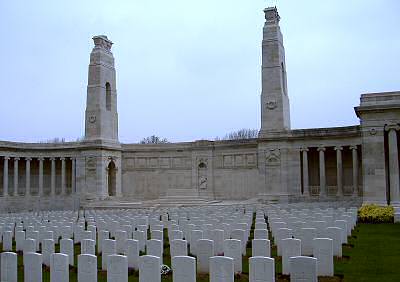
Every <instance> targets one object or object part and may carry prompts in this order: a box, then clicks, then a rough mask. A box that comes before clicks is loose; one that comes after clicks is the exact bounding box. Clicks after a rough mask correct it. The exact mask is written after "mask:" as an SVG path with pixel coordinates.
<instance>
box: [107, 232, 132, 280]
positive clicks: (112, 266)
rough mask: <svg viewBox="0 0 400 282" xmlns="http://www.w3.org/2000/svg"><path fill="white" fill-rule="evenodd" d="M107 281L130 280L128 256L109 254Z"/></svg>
mask: <svg viewBox="0 0 400 282" xmlns="http://www.w3.org/2000/svg"><path fill="white" fill-rule="evenodd" d="M124 232H125V231H124ZM125 234H126V232H125ZM107 282H128V258H127V257H126V256H122V255H110V256H108V259H107Z"/></svg>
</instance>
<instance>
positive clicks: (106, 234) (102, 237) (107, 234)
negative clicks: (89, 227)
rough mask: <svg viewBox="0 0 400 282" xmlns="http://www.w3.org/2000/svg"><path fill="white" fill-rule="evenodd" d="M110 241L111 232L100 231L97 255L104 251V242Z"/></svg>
mask: <svg viewBox="0 0 400 282" xmlns="http://www.w3.org/2000/svg"><path fill="white" fill-rule="evenodd" d="M105 239H110V232H108V231H107V230H101V231H99V241H98V242H97V253H99V254H101V252H102V251H103V248H102V247H103V240H105Z"/></svg>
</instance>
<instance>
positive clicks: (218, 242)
mask: <svg viewBox="0 0 400 282" xmlns="http://www.w3.org/2000/svg"><path fill="white" fill-rule="evenodd" d="M212 240H213V241H214V255H215V256H221V255H222V254H223V253H224V240H225V237H224V230H223V229H214V230H212Z"/></svg>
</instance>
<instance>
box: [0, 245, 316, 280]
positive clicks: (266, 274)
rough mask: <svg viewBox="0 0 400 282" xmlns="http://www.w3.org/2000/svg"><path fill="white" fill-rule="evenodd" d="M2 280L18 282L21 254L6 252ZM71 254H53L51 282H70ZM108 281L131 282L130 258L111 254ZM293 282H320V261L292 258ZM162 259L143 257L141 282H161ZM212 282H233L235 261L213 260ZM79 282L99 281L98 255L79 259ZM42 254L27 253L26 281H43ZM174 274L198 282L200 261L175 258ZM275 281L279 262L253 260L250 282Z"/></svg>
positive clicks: (83, 256) (180, 278)
mask: <svg viewBox="0 0 400 282" xmlns="http://www.w3.org/2000/svg"><path fill="white" fill-rule="evenodd" d="M0 261H1V263H0V264H1V268H0V269H1V271H0V280H1V281H7V282H17V281H18V268H17V254H16V253H12V252H4V253H2V254H1V256H0ZM68 261H69V259H68V255H65V254H52V256H51V263H50V281H51V282H68V281H69V267H68ZM107 263H108V267H107V268H108V269H109V271H108V272H107V281H108V282H127V281H128V259H127V257H126V256H122V255H110V256H109V257H108V260H107ZM289 263H290V269H291V276H290V277H291V278H290V281H293V282H294V281H310V282H317V259H316V258H311V257H302V256H298V257H291V258H290V261H289ZM160 264H161V262H160V258H159V257H156V256H150V255H145V256H141V257H140V258H139V282H161V272H160ZM209 268H210V281H211V282H233V281H234V260H233V259H232V258H230V257H225V256H212V257H210V259H209ZM77 272H78V282H96V281H97V257H96V256H95V255H89V254H84V255H79V256H78V270H77ZM42 275H43V274H42V255H41V254H38V253H27V254H25V255H24V281H25V282H41V281H43V280H42ZM172 275H173V281H174V282H195V281H196V259H195V258H193V257H189V256H176V257H173V258H172ZM272 281H275V261H274V259H273V258H268V257H261V256H256V257H250V258H249V282H272Z"/></svg>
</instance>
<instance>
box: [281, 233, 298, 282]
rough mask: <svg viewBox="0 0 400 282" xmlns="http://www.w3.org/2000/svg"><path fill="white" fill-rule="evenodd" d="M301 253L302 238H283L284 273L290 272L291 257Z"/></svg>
mask: <svg viewBox="0 0 400 282" xmlns="http://www.w3.org/2000/svg"><path fill="white" fill-rule="evenodd" d="M300 255H301V240H299V239H283V240H282V274H286V275H288V274H290V263H289V258H291V257H296V256H300Z"/></svg>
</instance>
